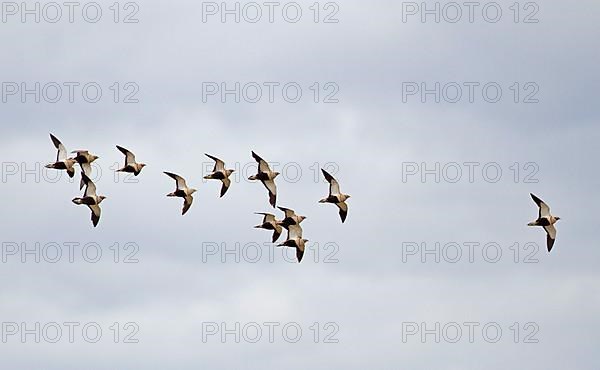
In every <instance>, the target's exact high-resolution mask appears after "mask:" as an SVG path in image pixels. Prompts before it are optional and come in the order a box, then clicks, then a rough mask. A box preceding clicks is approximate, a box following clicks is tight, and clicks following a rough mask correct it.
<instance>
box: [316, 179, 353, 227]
mask: <svg viewBox="0 0 600 370" xmlns="http://www.w3.org/2000/svg"><path fill="white" fill-rule="evenodd" d="M321 171H322V172H323V175H324V176H325V179H327V181H328V182H329V196H328V197H327V198H323V199H321V200H320V201H319V203H333V204H335V205H336V206H338V208H339V209H340V212H339V213H340V218H341V219H342V223H343V222H344V221H346V216H347V215H348V205H347V204H346V199H348V198H350V196H349V195H348V194H342V192H341V191H340V184H339V183H338V182H337V180H336V179H334V178H333V176H331V175H330V174H329V173H328V172H327V171H325V170H324V169H322V168H321Z"/></svg>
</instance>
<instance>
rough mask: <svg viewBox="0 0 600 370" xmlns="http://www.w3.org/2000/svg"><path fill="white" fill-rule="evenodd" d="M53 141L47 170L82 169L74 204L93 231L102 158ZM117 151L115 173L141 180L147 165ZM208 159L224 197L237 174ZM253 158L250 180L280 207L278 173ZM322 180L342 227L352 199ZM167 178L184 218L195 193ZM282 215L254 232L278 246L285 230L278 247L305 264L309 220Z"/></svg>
mask: <svg viewBox="0 0 600 370" xmlns="http://www.w3.org/2000/svg"><path fill="white" fill-rule="evenodd" d="M50 138H51V139H52V143H53V144H54V146H55V147H56V149H57V154H56V160H55V161H54V163H50V164H48V165H46V168H53V169H56V170H64V171H66V172H67V174H68V175H69V177H71V178H73V177H74V176H75V166H76V165H79V167H80V168H81V181H80V185H79V189H80V190H81V189H83V188H84V187H85V190H84V192H83V195H82V196H81V197H76V198H73V200H72V202H73V203H75V204H77V205H86V206H88V208H89V209H90V211H91V220H92V224H93V225H94V227H96V226H97V225H98V222H99V221H100V215H101V208H100V203H102V201H103V200H104V199H106V197H105V196H104V195H97V190H96V184H94V182H93V181H92V180H91V179H90V176H91V172H92V166H91V163H92V162H94V161H95V160H96V159H98V158H99V157H98V156H96V155H93V154H91V153H90V152H89V151H87V150H74V151H72V152H71V153H74V154H75V156H73V157H69V156H68V154H67V150H66V148H65V146H64V145H63V144H62V142H61V141H60V140H59V139H58V138H57V137H56V136H54V135H52V134H50ZM117 149H118V150H119V151H120V152H121V153H123V154H124V155H125V164H124V166H123V167H122V168H120V169H118V170H116V171H117V172H126V173H132V174H133V175H135V176H138V175H139V174H140V173H141V172H142V169H143V168H144V167H145V166H146V165H145V164H144V163H139V162H137V161H136V158H135V155H134V154H133V153H132V152H131V151H129V150H127V149H125V148H123V147H121V146H119V145H117ZM206 156H207V157H208V158H210V159H212V160H213V161H214V162H215V165H214V167H213V170H212V172H211V173H210V174H208V175H206V176H204V179H207V180H219V181H221V183H222V185H221V195H220V196H221V197H223V196H224V195H225V193H227V190H228V189H229V187H230V186H231V180H230V179H229V177H230V176H231V174H232V173H233V172H234V170H231V169H226V168H225V162H223V161H222V160H220V159H219V158H217V157H214V156H212V155H209V154H206ZM252 157H253V158H254V160H256V162H257V163H258V170H257V173H256V175H253V176H250V177H249V178H248V179H249V180H253V181H257V180H258V181H260V182H262V184H263V185H264V186H265V188H266V189H267V191H268V194H269V203H270V204H271V206H272V207H273V208H275V207H276V206H277V186H276V184H275V178H276V177H277V176H278V175H279V172H274V171H271V168H270V167H269V164H268V163H267V162H266V161H265V160H264V159H262V158H261V157H260V156H259V155H258V154H256V153H254V152H252ZM321 171H322V173H323V176H325V179H326V180H327V181H328V182H329V195H328V196H327V197H325V198H323V199H321V200H319V203H332V204H335V205H336V206H337V207H338V208H339V215H340V219H341V220H342V223H343V222H344V221H346V216H347V215H348V205H347V204H346V200H347V199H348V198H350V195H348V194H344V193H342V192H341V191H340V185H339V183H338V182H337V180H336V179H335V178H334V177H333V176H331V174H329V173H328V172H327V171H325V170H324V169H321ZM164 173H165V174H166V175H167V176H169V177H171V178H172V179H173V180H175V186H176V188H175V191H173V192H171V193H169V194H167V196H168V197H179V198H183V209H182V212H181V214H182V215H185V214H186V212H187V211H188V210H189V209H190V207H191V206H192V202H193V201H194V198H193V194H194V193H195V192H196V189H193V188H190V187H189V186H188V185H187V183H186V181H185V179H184V178H183V177H181V176H179V175H177V174H174V173H172V172H164ZM277 208H279V209H280V210H281V211H283V213H284V216H283V219H281V220H278V219H277V218H276V217H275V215H274V214H271V213H265V212H257V213H256V214H259V215H262V216H263V220H262V223H261V224H260V225H257V226H255V228H259V229H266V230H272V231H273V237H272V242H273V243H275V242H276V241H277V240H278V239H279V237H280V236H281V233H282V229H286V230H287V232H288V234H287V238H286V240H285V241H284V242H283V243H281V244H279V245H278V246H282V247H291V248H295V249H296V257H297V259H298V262H300V261H302V257H303V256H304V247H305V244H306V242H307V241H308V240H307V239H304V238H303V237H302V227H301V226H300V223H301V222H302V221H304V219H306V217H305V216H299V215H297V214H296V213H295V212H294V211H293V210H292V209H289V208H284V207H277Z"/></svg>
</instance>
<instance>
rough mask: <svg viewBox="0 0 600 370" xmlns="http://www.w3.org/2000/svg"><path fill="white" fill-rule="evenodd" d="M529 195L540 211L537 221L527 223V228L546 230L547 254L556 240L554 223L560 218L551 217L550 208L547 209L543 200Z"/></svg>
mask: <svg viewBox="0 0 600 370" xmlns="http://www.w3.org/2000/svg"><path fill="white" fill-rule="evenodd" d="M529 194H530V195H531V198H532V199H533V201H534V202H535V204H537V206H538V207H539V209H540V210H539V213H538V218H537V220H535V221H533V222H530V223H528V224H527V226H542V227H543V228H544V230H546V234H547V236H546V245H547V247H548V252H550V251H551V250H552V247H553V246H554V241H555V240H556V228H554V224H555V223H556V221H558V220H560V217H555V216H552V214H550V207H548V205H547V204H546V203H544V201H543V200H541V199H540V198H538V197H536V196H535V195H533V194H532V193H529Z"/></svg>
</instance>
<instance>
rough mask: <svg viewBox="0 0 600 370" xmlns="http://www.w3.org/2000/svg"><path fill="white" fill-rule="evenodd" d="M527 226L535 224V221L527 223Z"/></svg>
mask: <svg viewBox="0 0 600 370" xmlns="http://www.w3.org/2000/svg"><path fill="white" fill-rule="evenodd" d="M527 226H537V222H535V221H533V222H530V223H528V224H527Z"/></svg>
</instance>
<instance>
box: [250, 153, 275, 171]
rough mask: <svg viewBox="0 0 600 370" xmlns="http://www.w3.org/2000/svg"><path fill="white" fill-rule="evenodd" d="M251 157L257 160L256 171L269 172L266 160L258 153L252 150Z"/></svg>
mask: <svg viewBox="0 0 600 370" xmlns="http://www.w3.org/2000/svg"><path fill="white" fill-rule="evenodd" d="M252 157H253V158H254V160H255V161H256V162H258V172H271V169H270V168H269V164H268V163H267V161H265V160H264V159H262V158H261V157H260V156H259V155H258V154H256V153H254V151H253V152H252Z"/></svg>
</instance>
